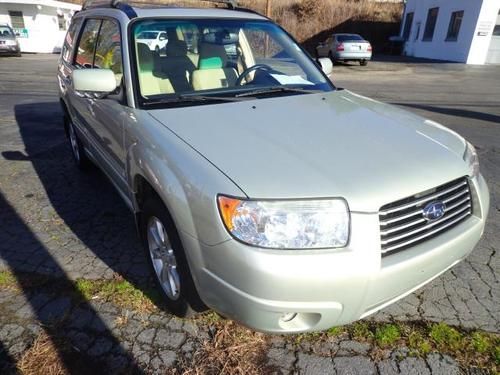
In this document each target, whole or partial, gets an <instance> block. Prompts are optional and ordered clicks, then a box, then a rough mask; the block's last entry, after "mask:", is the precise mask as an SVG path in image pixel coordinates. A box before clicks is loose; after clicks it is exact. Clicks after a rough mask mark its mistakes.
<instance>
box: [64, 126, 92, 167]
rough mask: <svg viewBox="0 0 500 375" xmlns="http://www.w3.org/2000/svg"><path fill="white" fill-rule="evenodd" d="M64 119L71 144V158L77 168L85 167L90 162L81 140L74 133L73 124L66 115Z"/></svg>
mask: <svg viewBox="0 0 500 375" xmlns="http://www.w3.org/2000/svg"><path fill="white" fill-rule="evenodd" d="M64 121H65V122H66V127H67V129H68V139H69V144H70V146H71V154H72V155H73V160H74V161H75V164H76V166H77V167H78V168H80V169H86V168H87V167H88V166H89V164H90V160H89V159H88V158H87V155H86V154H85V150H84V149H83V145H82V142H81V141H80V139H79V138H78V135H77V134H76V131H75V126H74V125H73V123H72V122H71V120H70V119H69V118H68V117H67V116H65V117H64Z"/></svg>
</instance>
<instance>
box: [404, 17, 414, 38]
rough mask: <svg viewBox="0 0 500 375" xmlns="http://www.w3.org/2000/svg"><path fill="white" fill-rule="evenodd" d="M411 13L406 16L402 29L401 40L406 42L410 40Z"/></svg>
mask: <svg viewBox="0 0 500 375" xmlns="http://www.w3.org/2000/svg"><path fill="white" fill-rule="evenodd" d="M413 14H414V13H413V12H411V13H407V14H406V19H405V25H404V28H403V38H404V40H408V39H409V38H410V32H411V25H412V24H413Z"/></svg>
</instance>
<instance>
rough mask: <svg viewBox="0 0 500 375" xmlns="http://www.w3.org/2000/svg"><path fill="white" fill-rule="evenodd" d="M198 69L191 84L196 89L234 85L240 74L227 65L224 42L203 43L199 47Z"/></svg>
mask: <svg viewBox="0 0 500 375" xmlns="http://www.w3.org/2000/svg"><path fill="white" fill-rule="evenodd" d="M199 55H200V59H199V62H198V69H197V70H195V71H194V72H193V75H192V78H191V84H192V85H193V88H194V90H195V91H199V90H211V89H218V88H222V87H231V86H234V84H235V83H236V80H237V78H238V74H237V72H236V70H235V69H234V68H231V67H227V61H228V57H227V53H226V50H225V48H224V45H222V44H216V43H202V44H200V47H199Z"/></svg>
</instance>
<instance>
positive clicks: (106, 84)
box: [71, 69, 116, 95]
mask: <svg viewBox="0 0 500 375" xmlns="http://www.w3.org/2000/svg"><path fill="white" fill-rule="evenodd" d="M71 75H72V81H73V89H74V90H75V91H77V92H80V93H83V94H85V93H95V94H104V95H107V94H110V93H112V92H113V91H115V90H116V78H115V74H114V73H113V71H112V70H111V69H78V70H75V71H73V73H72V74H71Z"/></svg>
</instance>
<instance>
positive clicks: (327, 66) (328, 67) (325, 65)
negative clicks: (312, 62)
mask: <svg viewBox="0 0 500 375" xmlns="http://www.w3.org/2000/svg"><path fill="white" fill-rule="evenodd" d="M318 64H319V66H321V69H322V70H323V73H325V74H326V75H327V76H329V75H330V74H332V72H333V63H332V60H330V59H329V58H327V57H322V58H320V59H318Z"/></svg>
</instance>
